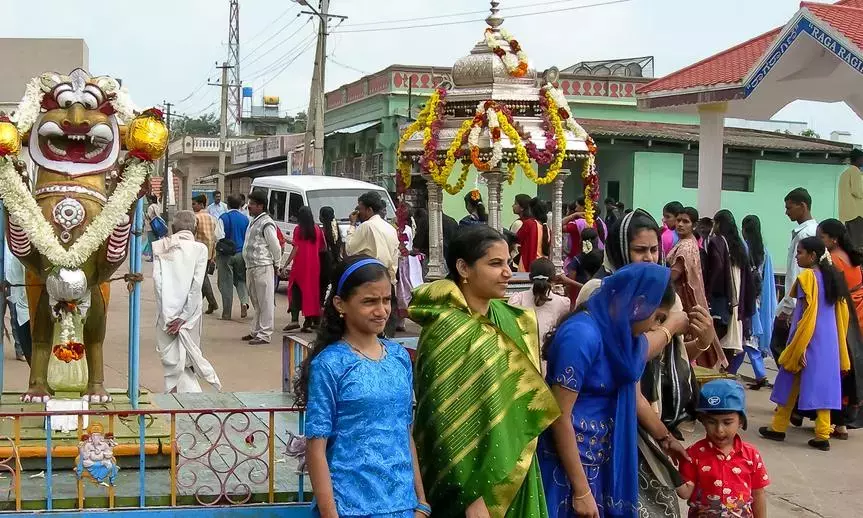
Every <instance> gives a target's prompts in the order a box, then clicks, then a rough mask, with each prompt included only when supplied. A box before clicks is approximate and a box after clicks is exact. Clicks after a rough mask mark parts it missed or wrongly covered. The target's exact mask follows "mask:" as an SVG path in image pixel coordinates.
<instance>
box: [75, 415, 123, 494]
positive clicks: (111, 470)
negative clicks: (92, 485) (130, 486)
mask: <svg viewBox="0 0 863 518" xmlns="http://www.w3.org/2000/svg"><path fill="white" fill-rule="evenodd" d="M116 445H117V443H116V442H114V435H113V434H111V433H108V434H106V433H104V429H103V428H102V425H101V424H99V423H93V424H91V425H90V427H89V428H88V429H87V433H86V434H84V435H83V436H81V442H80V443H78V459H77V460H76V467H75V473H76V474H77V475H78V478H79V479H80V478H91V479H92V480H93V481H95V482H96V483H98V484H102V485H106V486H113V485H114V479H115V478H116V477H117V472H118V471H119V470H120V468H119V467H118V466H117V460H116V459H115V458H114V446H116Z"/></svg>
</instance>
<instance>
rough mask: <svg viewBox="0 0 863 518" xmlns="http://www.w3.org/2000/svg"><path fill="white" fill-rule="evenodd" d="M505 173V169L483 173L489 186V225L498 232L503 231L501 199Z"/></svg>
mask: <svg viewBox="0 0 863 518" xmlns="http://www.w3.org/2000/svg"><path fill="white" fill-rule="evenodd" d="M503 175H504V173H503V171H500V170H493V171H486V172H484V173H482V176H483V178H485V180H486V185H487V186H488V226H490V227H491V228H493V229H495V230H497V231H498V232H502V231H503V228H502V227H501V223H500V200H501V196H502V195H503V192H502V191H503V188H502V186H501V179H502V178H503Z"/></svg>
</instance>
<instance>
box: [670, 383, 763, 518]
mask: <svg viewBox="0 0 863 518" xmlns="http://www.w3.org/2000/svg"><path fill="white" fill-rule="evenodd" d="M696 410H697V411H698V417H699V419H700V420H701V423H702V424H703V425H704V428H705V430H706V431H707V437H706V438H704V439H702V440H700V441H698V442H697V443H695V444H693V445H692V446H690V447H689V448H687V450H686V451H687V453H689V457H690V459H691V460H689V461H684V462H682V463H681V465H680V474H681V476H682V477H683V480H684V484H683V485H682V486H680V487H679V488H677V494H678V495H679V496H680V497H681V498H685V499H687V500H689V518H766V517H767V495H766V494H765V492H764V488H765V487H767V485H768V484H769V483H770V478H769V477H768V476H767V468H766V467H765V466H764V460H763V459H762V458H761V454H760V453H758V450H757V449H756V448H755V446H753V445H751V444H749V443H747V442H744V441H743V439H741V438H740V436H739V435H738V434H737V431H738V430H739V428H740V427H741V426H742V427H743V429H744V430H745V429H746V393H745V391H744V389H743V386H742V385H741V384H740V383H738V382H736V381H733V380H714V381H711V382H709V383H706V384H705V385H704V386H703V387H702V388H701V394H700V395H699V398H698V407H697V408H696Z"/></svg>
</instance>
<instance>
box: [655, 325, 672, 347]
mask: <svg viewBox="0 0 863 518" xmlns="http://www.w3.org/2000/svg"><path fill="white" fill-rule="evenodd" d="M656 329H658V330H660V331H662V332H663V333H665V343H666V344H670V343H671V337H672V334H671V331H669V330H668V328H667V327H665V326H656Z"/></svg>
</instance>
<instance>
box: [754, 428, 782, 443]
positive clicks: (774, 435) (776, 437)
mask: <svg viewBox="0 0 863 518" xmlns="http://www.w3.org/2000/svg"><path fill="white" fill-rule="evenodd" d="M758 433H759V434H761V437H764V438H765V439H769V440H771V441H776V442H782V441H784V440H785V432H776V431H773V430H771V429H770V427H768V426H762V427H761V428H759V429H758Z"/></svg>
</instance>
